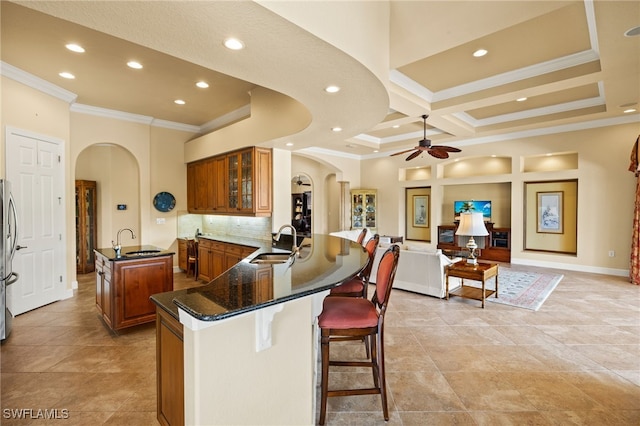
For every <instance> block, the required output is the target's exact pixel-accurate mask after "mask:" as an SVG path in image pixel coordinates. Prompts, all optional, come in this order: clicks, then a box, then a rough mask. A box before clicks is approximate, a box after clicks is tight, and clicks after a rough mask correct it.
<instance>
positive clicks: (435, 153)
mask: <svg viewBox="0 0 640 426" xmlns="http://www.w3.org/2000/svg"><path fill="white" fill-rule="evenodd" d="M427 152H428V153H429V154H430V155H431V156H433V157H436V158H440V159H444V158H449V154H447V151H443V150H441V149H434V148H433V147H431V148H430V149H429V150H428V151H427Z"/></svg>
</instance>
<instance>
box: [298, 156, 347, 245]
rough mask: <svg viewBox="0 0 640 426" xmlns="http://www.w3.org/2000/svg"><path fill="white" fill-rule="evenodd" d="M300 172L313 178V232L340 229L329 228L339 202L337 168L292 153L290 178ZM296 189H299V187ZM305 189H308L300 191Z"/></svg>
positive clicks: (327, 231)
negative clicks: (337, 195) (336, 195)
mask: <svg viewBox="0 0 640 426" xmlns="http://www.w3.org/2000/svg"><path fill="white" fill-rule="evenodd" d="M299 174H305V175H306V176H308V177H309V178H310V179H311V184H312V186H311V188H312V197H311V204H312V210H311V211H312V222H311V226H312V228H313V232H314V233H317V234H327V233H329V232H333V231H338V230H339V229H330V228H329V224H330V223H333V221H332V220H330V219H329V217H330V215H332V216H335V211H336V206H337V203H338V198H337V197H335V194H336V193H337V186H338V184H337V182H336V179H335V174H336V168H335V167H332V166H329V165H327V164H326V163H324V162H320V161H315V160H313V159H311V158H309V157H306V156H301V155H292V156H291V177H290V178H289V180H291V178H292V177H294V176H297V175H299ZM302 188H309V187H302ZM295 190H296V191H298V189H295ZM305 190H306V189H303V190H300V191H305ZM328 195H331V196H332V197H331V198H329V197H328ZM289 204H291V201H289ZM289 211H291V210H289Z"/></svg>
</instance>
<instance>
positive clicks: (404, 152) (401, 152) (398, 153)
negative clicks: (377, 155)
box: [390, 148, 415, 157]
mask: <svg viewBox="0 0 640 426" xmlns="http://www.w3.org/2000/svg"><path fill="white" fill-rule="evenodd" d="M414 149H415V148H411V149H405V150H404V151H400V152H396V153H395V154H391V155H390V156H391V157H393V156H394V155H400V154H406V153H407V152H410V151H413V150H414Z"/></svg>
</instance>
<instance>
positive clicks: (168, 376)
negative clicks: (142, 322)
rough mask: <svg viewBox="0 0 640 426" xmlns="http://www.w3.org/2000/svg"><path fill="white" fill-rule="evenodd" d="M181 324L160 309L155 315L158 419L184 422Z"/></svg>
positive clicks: (165, 422)
mask: <svg viewBox="0 0 640 426" xmlns="http://www.w3.org/2000/svg"><path fill="white" fill-rule="evenodd" d="M183 340H184V338H183V328H182V324H180V322H179V321H178V320H177V319H175V318H174V317H173V316H171V315H170V314H169V313H168V312H166V311H164V310H163V309H161V308H157V315H156V374H157V386H158V396H157V397H158V421H159V422H160V424H162V425H171V426H177V425H183V424H184V349H183V346H184V344H183Z"/></svg>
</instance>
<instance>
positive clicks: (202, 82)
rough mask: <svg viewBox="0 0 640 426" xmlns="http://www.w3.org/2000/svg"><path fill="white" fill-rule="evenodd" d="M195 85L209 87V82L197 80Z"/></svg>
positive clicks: (203, 87) (202, 87)
mask: <svg viewBox="0 0 640 426" xmlns="http://www.w3.org/2000/svg"><path fill="white" fill-rule="evenodd" d="M196 86H198V87H199V88H201V89H206V88H207V87H209V83H207V82H206V81H199V82H197V83H196Z"/></svg>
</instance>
